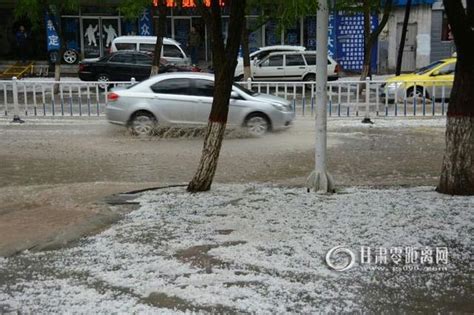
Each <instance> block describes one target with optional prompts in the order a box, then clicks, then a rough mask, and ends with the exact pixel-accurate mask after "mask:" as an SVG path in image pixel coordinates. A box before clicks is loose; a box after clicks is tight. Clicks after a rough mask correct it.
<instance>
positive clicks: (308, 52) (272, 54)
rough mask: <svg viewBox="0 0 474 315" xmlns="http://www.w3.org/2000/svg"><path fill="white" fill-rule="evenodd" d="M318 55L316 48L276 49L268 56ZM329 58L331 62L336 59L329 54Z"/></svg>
mask: <svg viewBox="0 0 474 315" xmlns="http://www.w3.org/2000/svg"><path fill="white" fill-rule="evenodd" d="M301 54H303V55H316V50H305V51H275V52H272V53H270V54H269V55H268V56H267V57H270V56H277V55H301ZM328 59H329V60H331V62H333V61H334V59H332V58H331V56H329V55H328Z"/></svg>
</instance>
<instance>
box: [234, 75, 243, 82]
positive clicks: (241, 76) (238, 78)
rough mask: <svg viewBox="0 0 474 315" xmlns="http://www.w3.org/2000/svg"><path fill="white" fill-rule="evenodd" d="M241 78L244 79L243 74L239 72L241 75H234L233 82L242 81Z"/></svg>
mask: <svg viewBox="0 0 474 315" xmlns="http://www.w3.org/2000/svg"><path fill="white" fill-rule="evenodd" d="M243 80H244V75H243V74H241V75H239V76H238V77H235V78H234V81H235V82H242V81H243Z"/></svg>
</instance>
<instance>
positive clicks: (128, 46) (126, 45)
mask: <svg viewBox="0 0 474 315" xmlns="http://www.w3.org/2000/svg"><path fill="white" fill-rule="evenodd" d="M115 47H116V48H117V50H136V47H137V45H136V44H133V43H116V44H115Z"/></svg>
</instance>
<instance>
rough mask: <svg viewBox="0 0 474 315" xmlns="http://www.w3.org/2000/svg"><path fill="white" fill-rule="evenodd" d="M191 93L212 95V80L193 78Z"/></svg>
mask: <svg viewBox="0 0 474 315" xmlns="http://www.w3.org/2000/svg"><path fill="white" fill-rule="evenodd" d="M193 95H197V96H207V97H213V96H214V82H213V81H210V80H195V81H194V93H193Z"/></svg>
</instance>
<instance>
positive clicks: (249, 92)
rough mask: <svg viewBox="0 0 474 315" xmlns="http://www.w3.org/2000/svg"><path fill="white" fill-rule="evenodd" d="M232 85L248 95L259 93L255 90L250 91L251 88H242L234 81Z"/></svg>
mask: <svg viewBox="0 0 474 315" xmlns="http://www.w3.org/2000/svg"><path fill="white" fill-rule="evenodd" d="M233 86H234V87H235V88H237V89H239V90H240V91H242V92H244V93H245V94H248V95H251V96H255V95H258V94H259V93H257V92H254V91H252V90H249V89H246V88H244V87H243V86H242V85H240V84H238V83H234V84H233Z"/></svg>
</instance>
